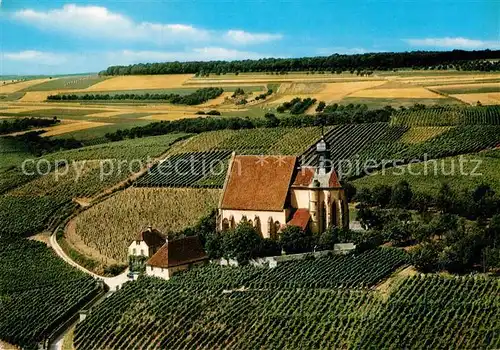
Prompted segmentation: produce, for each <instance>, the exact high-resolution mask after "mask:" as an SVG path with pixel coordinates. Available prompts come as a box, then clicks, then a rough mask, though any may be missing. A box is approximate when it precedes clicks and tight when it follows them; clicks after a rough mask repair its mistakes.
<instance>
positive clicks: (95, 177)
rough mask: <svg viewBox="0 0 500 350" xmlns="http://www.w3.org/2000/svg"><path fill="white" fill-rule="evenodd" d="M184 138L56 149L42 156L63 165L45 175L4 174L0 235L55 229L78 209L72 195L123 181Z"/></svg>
mask: <svg viewBox="0 0 500 350" xmlns="http://www.w3.org/2000/svg"><path fill="white" fill-rule="evenodd" d="M184 137H186V135H185V134H172V135H165V136H156V137H150V138H144V139H138V140H126V141H122V142H116V143H109V144H105V145H99V146H91V147H85V148H81V149H76V150H71V151H64V152H58V153H52V154H49V155H48V156H46V157H43V159H45V160H46V161H47V162H48V163H49V164H55V162H56V161H59V162H61V161H64V162H65V163H64V164H65V165H63V166H62V167H60V168H58V169H57V170H55V171H52V172H49V173H48V174H47V175H42V176H39V175H33V176H29V175H24V174H22V173H20V172H19V170H18V169H11V170H9V171H7V172H6V173H3V174H1V175H2V176H0V179H1V180H0V191H1V190H2V189H5V190H4V191H5V193H4V194H3V195H2V196H0V221H1V222H2V226H1V227H0V234H5V235H13V236H27V235H30V234H33V233H36V232H39V231H43V230H44V229H46V228H47V227H48V228H53V226H54V224H56V223H58V221H60V219H62V218H64V217H65V216H68V214H70V213H71V212H72V211H73V210H74V209H75V207H76V205H75V204H74V203H72V200H73V198H80V197H92V196H93V195H95V194H97V193H100V192H102V191H104V190H106V189H108V188H110V187H112V186H114V185H116V184H117V183H119V182H121V181H124V180H125V179H127V178H128V177H129V176H130V175H132V174H133V173H135V172H138V171H140V170H141V169H142V168H143V167H145V166H146V160H147V158H148V157H151V158H153V157H157V156H159V155H161V154H162V153H164V152H165V151H167V150H168V148H169V146H170V145H171V144H172V143H174V142H175V141H177V140H179V139H182V138H184ZM43 164H47V163H43ZM41 169H42V170H45V169H44V167H41ZM15 186H17V187H16V188H14V187H15ZM7 190H8V191H7Z"/></svg>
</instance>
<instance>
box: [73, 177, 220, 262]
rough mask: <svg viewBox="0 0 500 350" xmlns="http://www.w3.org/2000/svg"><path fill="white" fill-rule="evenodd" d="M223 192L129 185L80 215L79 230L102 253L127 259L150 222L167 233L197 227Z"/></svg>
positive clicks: (77, 229)
mask: <svg viewBox="0 0 500 350" xmlns="http://www.w3.org/2000/svg"><path fill="white" fill-rule="evenodd" d="M219 195H220V191H219V190H210V189H184V188H135V187H132V188H128V189H126V190H124V191H122V192H119V193H117V194H116V195H114V196H112V197H110V198H108V199H107V200H105V201H104V202H101V203H99V204H96V205H95V206H93V207H91V208H90V209H88V210H86V211H84V212H83V213H81V214H80V215H79V216H78V217H77V218H76V232H77V234H78V236H79V237H81V239H82V240H83V242H84V243H85V244H86V245H88V246H89V247H91V248H93V249H96V250H98V251H99V253H100V254H102V255H105V256H107V257H109V258H112V259H115V260H117V261H120V262H123V263H126V262H127V248H128V246H129V245H130V243H131V242H132V241H133V240H134V238H135V237H136V235H137V233H138V232H140V231H141V230H144V229H145V228H146V227H148V226H149V225H152V226H153V227H155V228H157V229H158V230H160V231H161V232H163V233H165V234H167V233H169V232H177V231H180V230H182V229H184V228H187V227H190V226H193V225H194V224H196V222H197V221H198V220H199V219H200V218H201V217H203V216H205V215H208V214H209V213H210V211H211V210H213V209H215V208H216V207H217V203H218V200H219Z"/></svg>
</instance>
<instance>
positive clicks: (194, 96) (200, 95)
mask: <svg viewBox="0 0 500 350" xmlns="http://www.w3.org/2000/svg"><path fill="white" fill-rule="evenodd" d="M223 92H224V90H223V89H222V88H215V87H210V88H203V89H198V90H196V91H195V92H193V93H191V94H188V95H179V94H150V93H144V94H112V95H110V94H85V95H76V94H72V95H50V96H48V97H47V100H48V101H76V100H81V101H94V100H99V101H100V100H103V101H107V100H117V101H123V100H140V101H147V100H162V101H166V102H169V103H173V104H183V105H198V104H201V103H204V102H206V101H208V100H211V99H214V98H216V97H218V96H220V95H221V94H222V93H223Z"/></svg>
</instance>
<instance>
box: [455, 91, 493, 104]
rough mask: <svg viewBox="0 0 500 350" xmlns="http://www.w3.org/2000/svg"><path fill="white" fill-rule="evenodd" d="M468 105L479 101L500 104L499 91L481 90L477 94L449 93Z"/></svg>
mask: <svg viewBox="0 0 500 350" xmlns="http://www.w3.org/2000/svg"><path fill="white" fill-rule="evenodd" d="M450 96H451V97H454V98H458V99H459V100H461V101H463V102H465V103H468V104H470V105H476V104H477V102H478V101H479V102H481V104H483V105H498V104H500V92H491V93H489V92H483V93H478V94H456V95H450Z"/></svg>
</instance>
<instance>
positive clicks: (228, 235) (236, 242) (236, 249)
mask: <svg viewBox="0 0 500 350" xmlns="http://www.w3.org/2000/svg"><path fill="white" fill-rule="evenodd" d="M261 240H262V238H261V237H260V235H259V234H258V233H257V230H256V229H255V228H254V227H253V226H252V225H251V224H250V223H248V222H245V221H241V222H240V223H239V224H238V225H237V226H236V228H235V229H234V230H229V231H227V232H224V233H223V235H222V247H223V252H224V257H225V258H228V259H235V260H237V261H238V263H239V264H241V265H245V264H248V261H249V260H250V259H252V258H254V257H256V256H257V255H258V252H259V248H260V246H261Z"/></svg>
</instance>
